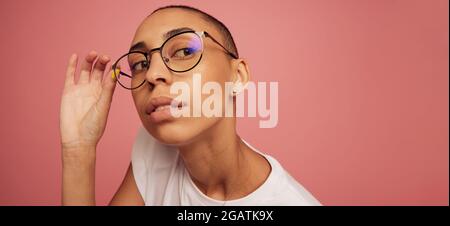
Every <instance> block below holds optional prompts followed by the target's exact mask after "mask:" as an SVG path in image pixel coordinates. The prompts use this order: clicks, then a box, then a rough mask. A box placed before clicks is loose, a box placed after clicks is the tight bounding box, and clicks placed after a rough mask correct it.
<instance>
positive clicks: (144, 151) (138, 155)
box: [131, 127, 178, 202]
mask: <svg viewBox="0 0 450 226" xmlns="http://www.w3.org/2000/svg"><path fill="white" fill-rule="evenodd" d="M177 163H178V152H177V151H176V149H175V148H174V147H171V146H168V145H164V144H162V143H160V142H159V141H157V140H156V139H155V138H154V137H153V136H152V135H150V133H148V132H147V130H146V129H145V128H143V127H140V128H139V130H138V132H137V135H136V139H135V141H134V144H133V149H132V153H131V165H132V170H133V176H134V180H135V181H136V185H137V187H138V190H139V192H140V193H141V195H142V197H144V199H145V201H146V202H147V201H148V197H150V194H151V193H153V191H154V190H155V189H156V190H158V189H157V188H155V187H154V186H158V185H161V184H164V181H166V180H169V177H170V175H169V172H170V169H172V168H173V167H174V166H175V165H176V164H177ZM155 180H158V183H154V181H155Z"/></svg>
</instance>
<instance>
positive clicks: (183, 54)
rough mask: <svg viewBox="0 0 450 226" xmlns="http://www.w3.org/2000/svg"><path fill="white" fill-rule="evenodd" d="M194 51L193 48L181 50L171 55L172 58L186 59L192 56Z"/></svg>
mask: <svg viewBox="0 0 450 226" xmlns="http://www.w3.org/2000/svg"><path fill="white" fill-rule="evenodd" d="M195 52H196V50H195V49H194V48H183V49H179V50H177V51H175V53H174V54H173V55H172V57H174V58H186V57H189V56H191V55H192V54H194V53H195Z"/></svg>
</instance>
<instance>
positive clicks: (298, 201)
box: [265, 155, 321, 206]
mask: <svg viewBox="0 0 450 226" xmlns="http://www.w3.org/2000/svg"><path fill="white" fill-rule="evenodd" d="M265 157H266V158H267V159H268V161H269V162H270V164H271V166H272V174H273V177H274V178H273V184H274V185H275V186H274V197H273V200H272V203H273V205H295V206H320V205H321V203H320V202H319V201H318V200H317V199H316V198H315V197H314V196H313V195H312V194H311V193H310V192H309V191H308V190H307V189H306V188H305V187H304V186H303V185H302V184H300V182H298V181H297V180H296V179H295V178H293V177H292V176H291V175H290V174H289V173H288V172H287V171H286V170H285V169H284V168H283V167H282V166H281V164H280V163H279V162H278V161H277V160H276V159H275V158H273V157H271V156H269V155H265Z"/></svg>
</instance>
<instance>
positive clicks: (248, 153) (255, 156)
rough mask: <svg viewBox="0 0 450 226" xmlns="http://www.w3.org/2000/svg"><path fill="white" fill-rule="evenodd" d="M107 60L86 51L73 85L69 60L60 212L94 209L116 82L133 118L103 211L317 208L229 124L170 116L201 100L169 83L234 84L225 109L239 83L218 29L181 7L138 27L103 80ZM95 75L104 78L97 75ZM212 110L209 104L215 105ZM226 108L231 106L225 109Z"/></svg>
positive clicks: (235, 61) (238, 68) (238, 69)
mask: <svg viewBox="0 0 450 226" xmlns="http://www.w3.org/2000/svg"><path fill="white" fill-rule="evenodd" d="M109 61H110V59H109V57H108V56H106V55H98V54H97V53H96V52H94V51H93V52H91V53H89V54H88V55H87V56H86V58H85V59H84V60H83V62H82V63H81V70H80V76H79V80H78V81H77V82H75V81H74V73H75V69H76V66H77V56H76V55H73V56H72V57H71V59H70V61H69V66H68V69H67V75H66V82H65V87H64V92H63V96H62V102H61V115H60V127H61V144H62V156H63V200H62V202H63V205H94V204H95V197H94V174H95V152H96V146H97V143H98V141H99V139H100V138H101V136H102V134H103V131H104V129H105V125H106V121H107V116H108V112H109V108H110V104H111V100H112V96H113V93H114V89H115V86H116V82H117V81H118V82H119V83H120V85H121V86H123V87H124V88H127V89H130V90H131V93H132V96H133V100H134V103H135V106H136V110H137V112H138V114H139V117H140V119H141V121H142V125H143V128H141V129H140V130H139V133H138V136H137V139H136V142H135V144H134V147H133V154H132V161H131V163H130V166H129V168H128V171H127V174H126V176H125V178H124V180H123V182H122V184H121V186H120V188H119V189H118V191H117V193H116V194H115V196H114V197H113V199H112V201H111V203H110V204H111V205H320V203H319V202H318V201H317V200H316V199H315V198H314V197H313V196H312V195H311V194H310V193H309V192H308V191H307V190H306V189H304V188H303V187H302V186H301V185H300V184H299V183H298V182H296V181H295V180H294V179H293V178H292V177H291V176H290V175H289V174H288V173H287V172H286V171H284V169H283V168H282V167H281V165H280V164H279V163H278V162H277V161H276V160H275V159H274V158H272V157H271V156H268V155H265V154H263V153H261V152H260V151H258V150H255V149H254V148H252V147H251V146H250V145H249V144H247V143H246V142H245V141H243V140H242V139H241V138H240V137H239V136H238V135H237V133H236V118H235V117H224V115H226V114H225V112H224V111H225V110H222V113H223V114H222V115H221V116H219V117H215V116H213V117H206V116H204V115H203V114H200V117H194V116H192V115H191V117H175V116H174V114H173V112H174V111H175V110H182V111H183V110H186V111H187V112H189V113H193V115H195V114H194V113H195V112H201V111H202V109H199V108H201V105H197V106H196V105H194V104H191V103H195V101H204V100H205V99H207V97H208V95H205V94H201V100H195V99H194V98H193V96H195V95H194V93H195V92H199V90H195V89H194V90H193V89H190V92H191V93H190V95H188V96H187V97H185V98H184V99H183V98H176V95H174V94H173V92H171V88H173V86H174V85H175V84H180V83H181V84H186V85H187V86H188V87H190V88H192V87H193V86H192V84H193V75H194V74H198V75H201V84H202V85H204V84H206V83H208V82H209V83H211V82H214V83H217V84H220V86H221V88H222V90H227V87H226V86H225V84H226V83H227V82H232V83H233V84H236V85H235V86H234V87H231V88H232V90H233V92H231V93H228V92H225V97H224V98H223V99H224V101H223V103H222V105H223V106H222V107H221V108H220V109H225V105H227V104H230V103H231V104H232V105H234V106H235V103H234V100H235V96H236V95H237V94H238V93H239V92H241V91H242V87H243V86H242V84H246V83H247V82H248V80H249V71H248V66H247V63H246V61H245V60H243V59H241V58H239V55H238V52H237V49H236V46H235V44H234V41H233V38H232V36H231V34H230V32H229V31H228V29H227V28H226V27H225V25H223V23H221V22H220V21H218V20H217V19H215V18H214V17H212V16H210V15H208V14H206V13H204V12H202V11H200V10H197V9H194V8H191V7H187V6H168V7H163V8H159V9H158V10H156V11H154V12H153V13H152V14H151V15H150V16H148V17H147V18H146V19H145V20H144V21H143V22H142V23H141V25H140V26H139V27H138V29H137V31H136V34H135V36H134V39H133V41H132V45H131V48H130V51H129V52H128V53H127V54H125V55H124V56H123V57H121V58H120V59H119V60H117V61H116V63H114V64H113V69H114V70H113V71H112V76H103V74H104V71H105V68H107V64H108V63H109ZM103 77H104V78H103ZM215 107H217V106H215ZM234 109H235V108H234Z"/></svg>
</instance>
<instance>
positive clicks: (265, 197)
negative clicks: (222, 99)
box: [131, 127, 321, 206]
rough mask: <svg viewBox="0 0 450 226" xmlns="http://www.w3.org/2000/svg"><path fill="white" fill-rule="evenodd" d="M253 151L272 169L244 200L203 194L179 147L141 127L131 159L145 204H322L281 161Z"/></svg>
mask: <svg viewBox="0 0 450 226" xmlns="http://www.w3.org/2000/svg"><path fill="white" fill-rule="evenodd" d="M247 145H248V144H247ZM249 146H250V145H249ZM251 148H252V149H253V150H254V151H256V152H258V153H260V154H261V155H263V156H264V157H265V158H266V159H267V160H268V162H269V163H270V165H271V167H272V170H271V172H270V174H269V176H268V178H267V179H266V181H265V182H264V183H263V184H262V185H261V186H260V187H258V188H257V189H256V190H255V191H253V192H252V193H250V194H248V195H247V196H245V197H243V198H239V199H235V200H229V201H222V200H215V199H212V198H210V197H208V196H206V195H205V194H203V193H202V192H201V191H200V190H199V189H198V188H197V186H196V185H195V184H194V182H193V181H192V179H191V177H190V175H189V173H188V171H187V169H186V168H185V166H184V164H183V160H182V158H181V157H180V156H179V154H178V150H177V149H176V147H173V146H169V145H164V144H162V143H160V142H158V141H157V140H156V139H155V138H154V137H153V136H151V135H150V134H149V133H148V132H147V130H146V129H145V128H143V127H141V128H140V129H139V132H138V135H137V137H136V140H135V143H134V146H133V152H132V157H131V163H132V167H133V174H134V179H135V181H136V185H137V187H138V189H139V192H140V194H141V196H142V198H143V199H144V202H145V205H171V206H173V205H181V206H191V205H193V206H204V205H206V206H216V205H218V206H223V205H228V206H229V205H232V206H261V205H266V206H280V205H281V206H284V205H299V206H301V205H321V204H320V202H319V201H317V200H316V199H315V198H314V197H313V196H312V195H311V194H310V193H309V192H308V191H307V190H306V189H305V188H304V187H303V186H302V185H300V184H299V183H298V182H297V181H296V180H295V179H294V178H292V177H291V176H290V175H289V173H287V172H286V171H285V170H284V169H283V168H282V167H281V165H280V163H279V162H278V161H277V160H275V159H274V158H273V157H271V156H269V155H265V154H262V153H261V152H259V151H258V150H256V149H254V148H253V147H251Z"/></svg>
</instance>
